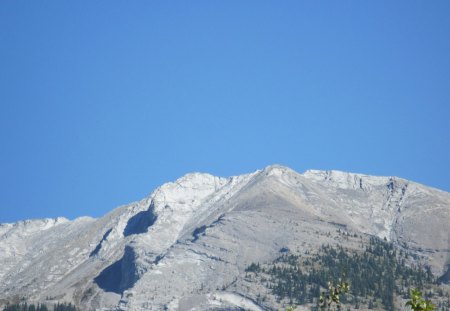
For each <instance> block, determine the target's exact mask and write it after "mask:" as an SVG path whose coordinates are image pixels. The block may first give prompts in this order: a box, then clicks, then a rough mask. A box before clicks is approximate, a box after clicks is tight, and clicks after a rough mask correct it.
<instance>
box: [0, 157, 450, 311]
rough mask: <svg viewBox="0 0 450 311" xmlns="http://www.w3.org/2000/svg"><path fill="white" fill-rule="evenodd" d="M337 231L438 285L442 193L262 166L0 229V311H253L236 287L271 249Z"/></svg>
mask: <svg viewBox="0 0 450 311" xmlns="http://www.w3.org/2000/svg"><path fill="white" fill-rule="evenodd" d="M337 229H341V230H347V231H351V232H355V233H358V234H369V235H375V236H378V237H381V238H386V239H388V240H390V241H392V242H394V243H395V244H397V245H399V246H400V247H403V248H406V249H409V250H412V251H415V252H417V253H420V254H421V255H422V256H424V258H425V259H424V260H426V261H427V263H428V264H429V265H430V266H431V267H432V271H433V272H434V273H435V274H436V275H438V276H441V275H442V276H444V277H445V276H446V273H447V274H448V272H447V269H448V264H449V262H448V258H449V257H450V245H449V244H450V240H449V239H450V236H449V232H450V194H449V193H447V192H443V191H439V190H437V189H432V188H428V187H425V186H423V185H420V184H417V183H414V182H411V181H407V180H404V179H401V178H397V177H376V176H367V175H362V174H350V173H344V172H338V171H307V172H305V173H303V174H299V173H296V172H294V171H292V170H291V169H289V168H286V167H282V166H270V167H267V168H265V169H263V170H260V171H256V172H254V173H251V174H247V175H241V176H235V177H230V178H219V177H214V176H211V175H209V174H199V173H194V174H188V175H186V176H184V177H182V178H180V179H178V180H177V181H175V182H173V183H168V184H165V185H163V186H161V187H159V188H158V189H156V190H155V191H154V192H153V193H152V194H151V195H150V196H149V197H147V198H145V199H143V200H142V201H139V202H135V203H132V204H130V205H126V206H122V207H119V208H117V209H115V210H113V211H112V212H110V213H109V214H107V215H105V216H104V217H102V218H100V219H92V218H87V217H85V218H80V219H76V220H74V221H68V220H67V219H64V218H58V219H45V220H32V221H22V222H19V223H16V224H1V225H0V263H1V264H0V281H1V282H0V305H1V301H3V302H6V301H12V300H14V299H18V298H21V297H26V298H27V299H28V300H29V301H40V302H47V303H51V302H56V301H67V302H72V303H75V304H77V305H79V306H80V307H81V308H82V310H95V309H98V310H101V309H103V310H107V309H108V310H162V309H169V310H194V308H195V310H225V309H226V310H233V309H236V310H239V308H243V309H246V310H265V309H267V308H270V302H268V305H259V304H258V303H257V302H256V301H255V300H254V299H253V298H252V297H255V292H256V291H257V289H255V288H252V287H251V286H247V285H246V284H245V282H243V281H242V279H243V275H244V274H245V271H244V270H245V268H246V267H247V266H248V265H249V264H250V263H252V262H264V261H269V260H273V259H274V258H276V257H277V256H279V252H280V250H282V249H291V250H296V251H298V252H307V251H310V250H314V249H316V248H317V247H318V246H320V245H321V244H323V243H330V244H335V243H337V242H336V240H335V239H333V237H332V236H331V237H330V236H329V235H327V234H326V233H328V232H335V231H336V230H337Z"/></svg>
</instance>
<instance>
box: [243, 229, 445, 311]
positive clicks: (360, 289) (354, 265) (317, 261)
mask: <svg viewBox="0 0 450 311" xmlns="http://www.w3.org/2000/svg"><path fill="white" fill-rule="evenodd" d="M368 242H369V243H368V244H367V245H366V246H364V244H363V243H362V242H361V245H360V247H359V249H348V248H344V247H342V246H339V245H338V246H330V245H323V246H322V247H321V249H320V250H319V251H318V252H317V253H315V254H303V255H298V254H294V253H291V252H289V253H283V254H282V255H281V256H280V257H279V258H278V259H276V260H275V261H274V262H272V263H269V264H251V265H250V266H249V267H248V268H247V270H246V273H247V278H249V279H252V280H254V281H257V282H260V283H262V284H263V285H264V286H265V287H266V288H267V289H268V290H269V292H270V293H271V294H273V295H275V296H276V297H277V300H278V302H284V303H286V304H290V305H292V304H294V305H305V304H309V305H311V306H312V308H313V309H315V310H318V309H319V305H320V303H319V296H320V293H321V291H323V290H324V289H326V288H328V287H329V286H328V282H330V281H331V282H332V283H333V284H340V283H339V279H340V278H341V277H342V276H343V275H345V278H346V281H348V282H349V283H350V284H351V288H350V290H349V294H348V295H345V296H343V297H342V298H341V302H342V305H343V306H347V307H350V306H351V307H352V308H354V309H359V308H367V309H383V310H395V309H396V308H397V307H398V306H401V305H403V304H404V302H403V303H402V301H404V300H405V299H408V297H409V288H411V287H416V288H421V289H424V291H425V297H426V299H429V298H431V297H438V298H439V299H438V300H439V303H438V304H437V309H438V310H442V311H448V310H450V303H448V302H446V300H445V297H444V291H445V290H443V289H442V288H439V287H438V285H437V283H436V279H435V277H434V276H433V274H432V273H431V271H430V269H429V268H428V267H423V266H420V265H418V264H413V263H412V262H413V261H411V260H409V259H410V256H411V255H410V254H408V253H406V252H404V251H400V250H398V249H396V248H395V247H394V246H393V245H392V244H391V243H388V242H386V241H384V240H381V239H378V238H375V237H372V238H370V239H369V241H368ZM446 294H447V295H448V292H447V293H446Z"/></svg>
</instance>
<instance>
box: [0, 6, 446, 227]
mask: <svg viewBox="0 0 450 311" xmlns="http://www.w3.org/2000/svg"><path fill="white" fill-rule="evenodd" d="M449 16H450V1H448V0H445V1H438V0H436V1H410V0H408V1H391V0H389V1H356V0H355V1H297V0H296V1H242V0H239V1H232V0H227V1H214V0H208V1H195V0H193V1H162V0H148V1H112V0H108V1H61V0H46V1H34V0H29V1H22V0H2V1H0V222H13V221H17V220H19V219H28V218H43V217H56V216H66V217H68V218H71V219H72V218H75V217H78V216H82V215H90V216H94V217H98V216H101V215H103V214H105V213H106V212H107V211H109V210H112V209H113V208H115V207H117V206H119V205H122V204H126V203H129V202H131V201H136V200H139V199H141V198H143V197H145V196H147V195H148V194H149V193H150V192H151V191H152V190H153V189H154V188H155V187H157V186H159V185H161V184H162V183H164V182H167V181H172V180H175V179H176V178H178V177H180V176H182V175H184V174H186V173H188V172H193V171H201V172H209V173H212V174H215V175H219V176H230V175H237V174H242V173H248V172H252V171H254V170H256V169H260V168H263V167H265V166H267V165H270V164H274V163H279V164H283V165H286V166H289V167H291V168H293V169H294V170H297V171H299V172H302V171H304V170H307V169H324V170H328V169H338V170H344V171H351V172H359V173H366V174H373V175H388V176H392V175H393V176H400V177H404V178H407V179H411V180H414V181H417V182H420V183H423V184H426V185H429V186H432V187H436V188H440V189H443V190H446V191H450V125H449V124H450V120H449V119H450V18H449Z"/></svg>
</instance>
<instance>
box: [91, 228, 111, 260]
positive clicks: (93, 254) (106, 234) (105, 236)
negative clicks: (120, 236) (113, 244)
mask: <svg viewBox="0 0 450 311" xmlns="http://www.w3.org/2000/svg"><path fill="white" fill-rule="evenodd" d="M111 231H112V229H109V230H108V231H106V233H105V234H104V235H103V238H102V239H101V240H100V242H99V243H98V244H97V246H96V247H95V249H94V250H93V251H92V252H91V253H90V254H89V257H93V256H95V255H97V254H98V252H100V249H101V248H102V243H103V241H105V240H106V238H107V237H108V235H109V234H110V233H111Z"/></svg>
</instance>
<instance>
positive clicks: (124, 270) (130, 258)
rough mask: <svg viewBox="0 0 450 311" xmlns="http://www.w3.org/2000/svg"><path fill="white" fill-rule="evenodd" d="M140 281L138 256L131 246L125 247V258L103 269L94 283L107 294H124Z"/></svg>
mask: <svg viewBox="0 0 450 311" xmlns="http://www.w3.org/2000/svg"><path fill="white" fill-rule="evenodd" d="M138 280H139V274H138V272H137V270H136V254H135V252H134V249H133V248H132V247H130V246H126V247H125V252H124V254H123V257H122V258H121V259H119V260H118V261H116V262H114V263H113V264H111V265H110V266H108V267H106V268H105V269H103V271H102V272H100V274H99V275H98V276H97V277H96V278H95V279H94V282H95V283H96V284H97V285H98V287H100V288H101V289H103V290H104V291H105V292H113V293H117V294H122V293H123V292H124V291H125V290H127V289H130V288H131V287H133V286H134V284H135V283H136V282H137V281H138Z"/></svg>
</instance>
